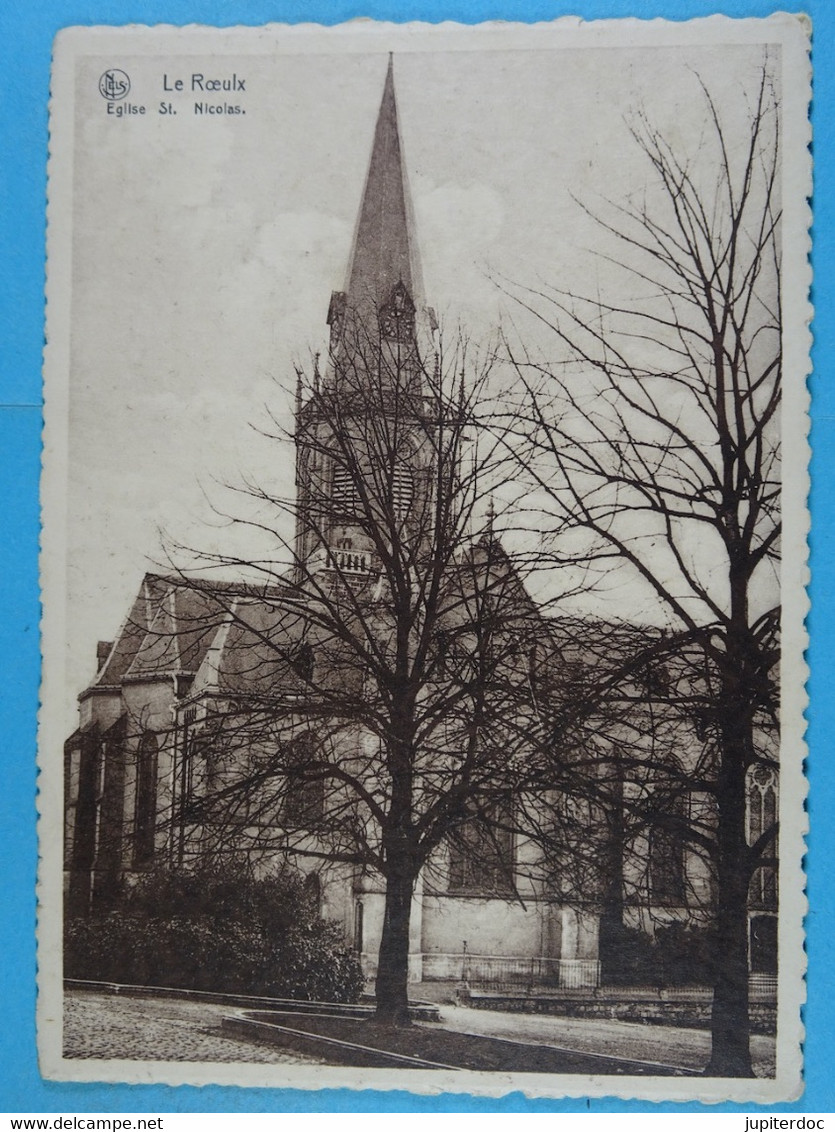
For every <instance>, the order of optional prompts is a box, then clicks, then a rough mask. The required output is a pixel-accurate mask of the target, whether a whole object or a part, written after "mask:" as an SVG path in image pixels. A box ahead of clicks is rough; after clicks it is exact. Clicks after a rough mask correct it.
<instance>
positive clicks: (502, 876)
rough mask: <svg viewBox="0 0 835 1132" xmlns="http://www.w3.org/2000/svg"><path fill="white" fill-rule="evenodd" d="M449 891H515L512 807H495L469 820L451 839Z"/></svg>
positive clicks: (474, 892)
mask: <svg viewBox="0 0 835 1132" xmlns="http://www.w3.org/2000/svg"><path fill="white" fill-rule="evenodd" d="M449 888H450V891H458V892H464V893H472V894H476V893H478V894H481V895H485V896H490V895H507V894H508V893H510V892H512V891H513V831H512V828H511V824H510V806H509V805H506V804H496V805H493V806H491V807H490V808H489V810H488V811H487V812H486V813H485V814H484V815H479V816H478V817H474V818H470V820H469V821H467V822H465V823H464V824H463V825H461V826H459V828H458V829H457V830H456V831H455V833H454V834H453V835H452V836H451V837H450V839H449Z"/></svg>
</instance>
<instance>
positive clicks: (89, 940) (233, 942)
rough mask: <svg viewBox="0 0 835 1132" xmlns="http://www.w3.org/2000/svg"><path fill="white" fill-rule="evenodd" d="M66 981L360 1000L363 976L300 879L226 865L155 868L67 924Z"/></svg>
mask: <svg viewBox="0 0 835 1132" xmlns="http://www.w3.org/2000/svg"><path fill="white" fill-rule="evenodd" d="M64 971H65V974H66V976H67V977H68V978H79V979H95V980H101V981H108V982H119V983H133V984H138V985H145V986H170V987H182V988H184V989H190V990H206V991H221V992H225V993H229V994H259V995H268V996H270V997H274V998H298V999H319V1000H329V1001H333V1002H356V1000H357V999H358V998H359V995H360V993H361V991H362V987H363V977H362V972H361V970H360V965H359V961H358V959H357V956H356V955H355V953H354V952H353V951H352V950H351V949H350V948H348V947H347V946H346V944H345V941H344V939H343V937H342V933H341V931H340V929H339V927H338V925H336V924H334V923H329V922H327V921H325V920H322V919H320V918H319V917H318V915H317V914H316V909H315V908H314V907H313V902H312V900H311V897H310V896H309V894H308V892H307V890H306V888H305V885H304V882H303V879H302V878H301V877H300V876H298V874H295V873H290V872H283V873H280V874H277V875H275V876H272V877H266V878H262V879H253V878H252V877H249V876H247V875H246V874H242V873H239V872H233V871H231V870H223V871H221V872H220V873H217V872H211V873H210V872H202V873H192V874H163V873H158V874H151V875H150V876H148V877H146V878H143V880H142V881H141V882H140V883H139V884H138V885H137V886H136V887H135V888H134V889H132V890H129V891H128V892H126V893H125V894H124V897H123V899H122V900H121V901H120V906H119V907H118V908H117V909H115V910H113V911H110V912H107V913H105V914H100V915H94V916H91V917H90V918H89V919H81V918H78V919H72V920H70V921H69V922H68V923H67V926H66V931H65V941H64Z"/></svg>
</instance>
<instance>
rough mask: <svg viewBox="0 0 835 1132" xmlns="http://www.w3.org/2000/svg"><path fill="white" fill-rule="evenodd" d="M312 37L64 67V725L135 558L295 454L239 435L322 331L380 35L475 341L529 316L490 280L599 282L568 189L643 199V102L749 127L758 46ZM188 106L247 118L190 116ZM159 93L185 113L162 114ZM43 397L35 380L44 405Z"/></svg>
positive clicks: (358, 185) (443, 308)
mask: <svg viewBox="0 0 835 1132" xmlns="http://www.w3.org/2000/svg"><path fill="white" fill-rule="evenodd" d="M255 34H256V33H253V36H255ZM312 42H313V41H312V40H311V41H306V43H307V46H306V48H305V50H303V51H288V50H285V49H279V50H275V49H271V50H266V49H265V47H264V44H263V43H260V44H259V43H257V42H256V40H255V39H254V38H253V40H252V41H250V42H249V44H248V45H244V44H241V45H239V46H238V47H237V48H236V52H235V53H234V54H228V55H226V56H221V55H219V54H218V53H217V49H216V48H215V52H214V54H212V53H211V52H209V51H208V50H206V51H203V50H199V49H197V48H196V47H195V45H194V43H193V42H192V43H191V44H189V43H187V42H186V40H185V39H184V40H183V48H184V50H183V53H180V54H178V53H177V52H176V51H171V50H170V47H169V52H170V53H168V54H146V53H143V52H137V53H136V54H131V52H130V51H128V50H125V49H123V50H121V51H120V52H119V53H118V56H116V55H114V54H113V52H112V50H110V51H109V52H108V53H102V54H98V53H97V54H92V55H87V56H81V57H79V58H78V60H77V63H76V80H75V100H74V106H73V108H72V111H73V112H72V123H73V129H74V137H73V159H72V171H71V177H72V208H71V210H69V211H68V212H67V213H66V214H65V215H63V216H62V217H61V218H58V219H56V218H55V217H54V216H53V218H52V219H51V223H53V224H58V225H59V227H60V226H61V225H65V226H66V227H65V228H64V229H63V231H62V233H61V234H62V235H63V237H64V238H65V239H66V240H67V241H68V245H67V246H68V247H69V249H70V254H69V260H70V270H71V287H70V288H69V291H70V296H69V298H67V299H66V300H62V301H67V302H68V303H69V325H70V328H71V329H70V340H69V349H68V352H67V373H66V381H67V382H68V398H69V399H68V406H69V411H68V425H67V428H68V446H67V467H66V477H65V487H64V490H65V492H66V494H65V513H66V532H67V589H66V598H67V620H66V642H67V652H66V704H67V708H66V710H67V717H68V726H72V713H73V703H74V699H75V696H76V695H77V694H78V692H79V691H81V690H82V688H83V687H84V686H85V685H86V684H87V683H88V682H89V680H90V679H91V677H92V675H93V674H94V671H95V646H96V641H97V640H99V639H108V640H109V639H112V638H113V637H114V636H115V634H116V633H117V631H118V628H119V625H120V624H121V622H122V620H123V619H124V617H125V616H126V614H127V611H128V607H129V604H130V602H131V600H132V597H133V596H134V594H135V593H136V591H137V589H138V587H139V584H140V581H141V578H142V575H143V573H144V572H145V571H146V570H149V569H159V568H160V567H161V566H162V567H163V568H164V563H165V557H166V551H165V546H166V541H167V539H170V540H172V541H174V542H176V543H179V544H184V545H186V546H190V547H195V548H199V547H204V546H205V547H217V548H226V547H227V546H228V545H229V543H228V539H229V538H230V537H231V536H230V531H229V528H228V525H226V524H224V523H223V522H220V521H219V520H218V517H217V513H216V510H217V508H221V509H225V508H229V507H232V508H234V506H235V504H234V500H233V499H232V498H231V497H230V495H229V493H228V491H226V490H225V489H224V487H223V485H224V484H228V483H233V484H234V483H239V482H240V481H241V479H242V477H244V476H249V477H251V478H252V479H253V480H254V481H255V482H259V483H263V484H264V485H265V486H267V487H268V488H275V489H276V490H277V491H281V490H284V489H286V488H287V487H289V485H290V484H292V477H293V452H292V448H291V447H290V446H287V445H284V446H282V445H277V444H276V443H275V442H274V441H271V442H268V441H267V440H265V439H264V438H263V437H261V436H259V434H258V432H257V431H256V429H257V426H258V425H262V426H263V425H264V424H265V423H266V422H267V416H266V410H265V406H269V409H270V411H271V412H272V413H273V414H275V415H276V416H277V417H278V418H279V419H280V420H282V421H283V422H285V423H286V424H287V426H288V427H290V426H291V417H290V404H291V402H290V395H289V390H290V389H291V388H292V385H293V381H294V377H293V371H294V365H295V364H296V363H297V362H301V363H302V364H305V365H306V364H308V362H309V359H310V356H311V354H312V353H313V352H315V351H319V350H322V351H324V350H325V348H326V333H327V327H326V325H325V316H326V313H327V308H328V301H329V298H330V293H331V291H332V290H337V289H341V288H342V287H343V285H344V275H345V271H346V267H347V262H348V256H349V252H350V244H351V238H352V233H353V227H354V222H355V218H356V213H357V209H358V206H359V202H360V197H361V193H362V188H363V182H364V177H365V172H366V168H367V163H368V158H369V155H370V148H371V140H372V135H373V130H374V124H375V119H376V114H377V109H378V106H379V100H380V96H381V93H382V88H383V81H384V77H385V70H386V65H387V52H388V50H390V49H392V50H394V53H395V54H394V70H395V84H396V91H397V99H398V109H399V115H400V127H401V139H402V144H403V149H404V154H405V162H406V166H407V173H408V178H409V183H410V189H411V194H412V198H413V203H414V209H415V216H416V229H417V231H416V236H417V241H418V245H419V252H420V259H421V263H422V268H423V276H424V287H425V292H426V299H427V302H428V303H429V304H430V305H431V306H433V307H434V308H435V309H436V311H437V312H438V313H439V315H440V317H441V319H442V320H443V321H445V322H446V323H447V324H449V325H453V326H454V325H456V324H458V323H460V324H461V325H463V326H464V327H465V328H466V331H467V333H468V334H469V335H470V336H472V337H473V338H474V339H476V340H477V341H478V340H486V339H488V338H489V337H490V336H491V334H493V333H495V330H496V328H497V327H498V326H500V325H505V326H508V325H510V324H511V323H513V322H515V321H517V320H518V319H519V317H520V316H519V312H518V309H517V308H516V307H515V305H514V303H513V301H512V300H511V299H509V298H508V297H507V295H506V293H505V292H504V290H503V289H502V286H501V284H502V283H503V282H510V283H512V284H519V285H522V286H532V287H537V286H539V285H541V284H543V283H546V284H562V285H567V286H578V287H580V288H581V289H585V290H586V291H593V289H594V288H595V287H597V286H600V285H601V282H602V283H603V284H604V285H605V283H606V277H605V276H606V271H607V269H606V267H605V264H602V262H601V261H600V260H599V259H598V258H596V257H595V256H594V255H593V254H592V252H593V249H594V248H595V246H597V245H599V240H600V232H599V230H598V229H597V228H596V227H595V226H594V224H593V222H592V221H591V220H590V219H589V217H588V216H587V215H586V213H585V212H584V211H583V210H582V208H580V206H579V204H578V200H580V201H582V202H584V203H585V204H587V205H588V206H589V207H590V208H592V209H597V208H598V206H600V207H601V208H602V207H604V205H605V200H606V198H612V197H615V198H617V199H621V198H622V197H623V195H624V194H627V193H629V192H632V191H635V192H638V191H640V189H641V187H642V185H643V184H644V183H645V181H646V165H645V159H642V158H641V155H640V154H639V153H638V152H637V149H636V147H635V146H634V144H633V142H632V141H631V139H630V137H629V131H628V121H629V117H630V115H631V114H632V113H634V111H635V110H636V109H637V108H639V107H642V108H643V109H644V110H645V112H646V114H647V116H648V117H649V119H650V120H651V121H653V122H654V123H656V124H657V125H658V127H659V129H660V130H661V131H662V132H664V133H665V134H666V135H667V136H668V137H669V138H670V141H671V142H672V144H674V145H683V146H688V145H689V146H693V143H694V140H695V141H696V148H698V136H699V131H700V129H701V128H702V125H703V122H704V106H703V103H702V102H701V100H700V99H699V97H698V79H699V78H700V79H701V80H703V81H704V82H705V84H706V85H707V86H708V87H709V88H710V89H711V91H712V93H713V95H714V98H715V99H716V100H717V102H718V103H719V104H720V105H721V106H722V108H723V112H724V113H726V114H727V115H728V116H729V119H730V120H731V121H733V120H734V118H737V119H738V120H740V121H741V120H742V118H744V115H745V106H746V103H745V91H746V87H750V83H751V81H752V79H753V77H754V76H755V75H756V72H757V69H758V67H759V66H760V64H761V61H762V48H761V47H760V46H750V45H746V44H743V45H736V46H733V45H727V44H725V45H722V46H717V45H716V44H715V43H714V44H712V45H701V46H698V45H696V46H694V45H678V46H663V47H661V46H653V47H642V46H635V45H632V46H615V45H605V46H604V45H600V44H599V43H597V44H596V45H595V37H594V36H589V37H588V38H587V40H586V43H587V44H592V45H591V46H588V45H587V46H584V47H578V46H567V47H565V48H559V47H553V48H552V47H549V48H548V49H536V48H530V47H528V48H526V49H524V50H522V49H516V50H506V49H502V44H501V42H500V41H497V40H496V39H495V38H494V39H493V40H492V41H491V42H490V44H489V48H490V49H489V50H486V51H475V50H467V49H466V47H465V46H462V45H465V40H464V39H461V38H459V39H458V40H457V41H455V43H454V44H453V46H454V47H455V50H447V49H440V48H441V47H445V41H444V40H442V39H440V38H438V39H437V40H436V41H434V45H433V43H429V44H427V43H426V42H423V41H421V40H420V37H410V36H408V35H405V34H403V33H395V32H391V34H390V35H389V39H388V41H387V40H386V37H385V36H383V35H378V36H376V37H369V39H368V41H363V40H359V42H358V43H357V42H354V43H353V45H352V46H351V47H350V49H346V47H345V42H344V39H343V40H342V41H339V42H337V41H335V40H326V39H325V38H324V37H323V41H322V42H320V43H319V44H318V46H317V45H316V44H314V45H313V46H312V47H311V46H310V44H311V43H312ZM531 42H536V41H534V40H532V41H531ZM575 43H576V41H575ZM198 47H199V45H198ZM245 47H246V49H245ZM430 48H431V49H430ZM186 49H187V50H186ZM110 67H119V68H120V69H122V70H124V71H125V72H126V73H128V74H129V75H130V80H131V91H130V94H129V96H128V98H127V102H129V103H133V104H134V105H137V106H139V105H144V106H145V107H146V112H145V114H134V115H125V116H123V117H121V118H117V117H116V116H115V115H112V114H108V113H107V109H106V108H107V103H106V101H105V100H104V99H103V98H102V96H101V95H100V93H99V89H98V83H99V79H100V77H101V75H102V73H103V72H104V71H105V69H107V68H110ZM195 73H197V74H203V75H204V76H207V77H208V76H217V77H230V76H232V75H235V76H237V77H238V78H239V79H240V78H243V80H244V82H245V92H244V93H236V94H231V93H230V94H226V93H224V94H220V95H216V96H211V97H210V96H208V95H193V94H192V93H191V91H190V90H189V89H188V88H189V86H190V85H191V76H192V74H195ZM178 78H180V79H182V81H183V82H184V88H185V89H184V91H183V92H182V93H179V92H175V93H174V94H173V95H172V94H171V93H169V92H168V91H167V90H166V89H165V88H166V86H167V87H169V88H170V87H171V86H173V84H174V83H175V82H176V80H177V79H178ZM197 99H203V100H205V101H212V102H228V103H230V104H239V105H240V106H241V107H242V108H243V109H244V110H245V114H240V115H231V114H230V115H216V116H197V115H195V114H194V112H193V103H194V102H195V100H197ZM169 101H170V102H171V103H172V105H174V106H175V108H176V109H177V111H178V112H177V114H176V115H170V114H160V113H159V112H158V111H159V108H160V104H161V103H164V102H169ZM740 116H742V117H740ZM601 273H602V274H601ZM497 284H499V285H497ZM531 332H532V331H531ZM549 348H551V347H550V346H549V345H548V343H547V342H545V341H544V340H543V349H549ZM56 380H57V379H56ZM49 399H50V397H49V386H47V393H46V400H47V413H49ZM56 400H57V399H56ZM253 425H254V426H256V428H253ZM259 549H263V548H259Z"/></svg>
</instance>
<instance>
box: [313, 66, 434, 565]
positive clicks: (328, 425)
mask: <svg viewBox="0 0 835 1132" xmlns="http://www.w3.org/2000/svg"><path fill="white" fill-rule="evenodd" d="M327 323H328V326H329V329H330V340H329V349H328V359H327V364H326V365H324V366H323V367H322V372H319V368H318V363H317V372H316V373H315V374H314V375H313V380H312V383H308V385H307V387H305V385H304V384H303V383H302V381H301V379H300V381H299V385H298V390H297V397H296V490H297V493H298V495H297V520H296V562H297V571H298V574H299V576H301V577H303V576H305V575H309V574H310V573H311V572H317V573H318V572H319V571H322V570H324V571H332V572H333V573H334V574H335V575H343V576H345V577H346V578H348V579H349V580H351V579H354V580H356V581H357V582H358V583H359V582H360V581H362V579H364V578H365V579H368V578H371V577H372V576H373V575H374V574H375V572H376V571H377V567H378V565H379V560H380V553H381V550H382V551H383V552H385V549H386V548H387V547H396V548H397V549H398V552H402V551H403V550H404V549H406V550H407V551H408V549H409V545H410V543H409V540H411V542H412V543H414V544H415V549H416V547H417V543H419V542H421V541H425V538H426V535H427V533H428V529H429V527H428V524H430V523H431V496H432V481H433V476H432V468H433V464H434V460H433V446H434V442H435V429H434V426H433V424H432V420H433V416H434V414H433V404H434V398H433V396H432V391H431V389H430V388H429V386H431V384H432V383H431V374H432V370H431V369H430V370H427V369H426V365H427V364H429V366H431V367H434V354H435V344H434V339H433V335H434V333H435V331H436V330H437V326H436V322H435V317H434V313H433V312H431V311H430V310H427V309H426V308H425V307H424V300H423V282H422V278H421V270H420V263H419V259H418V255H417V246H416V243H415V240H414V220H413V213H412V207H411V201H410V197H409V190H408V183H407V178H406V171H405V167H404V161H403V151H402V145H401V140H400V129H399V123H398V115H397V101H396V97H395V89H394V67H393V60H392V58H391V56H390V57H389V63H388V70H387V72H386V78H385V84H384V87H383V97H382V101H381V103H380V110H379V114H378V116H377V123H376V127H375V131H374V140H373V143H372V147H371V159H370V161H369V166H368V173H367V176H366V180H365V187H364V190H363V195H362V200H361V202H360V208H359V214H358V218H357V223H356V228H355V231H354V239H353V245H352V249H351V255H350V259H349V263H348V270H347V273H346V280H345V287H344V290H342V291H334V292H333V294H332V295H331V300H330V306H329V308H328V316H327Z"/></svg>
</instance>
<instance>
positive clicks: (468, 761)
mask: <svg viewBox="0 0 835 1132" xmlns="http://www.w3.org/2000/svg"><path fill="white" fill-rule="evenodd" d="M809 31H810V29H809V27H808V26H807V23H806V21H804V19H803V18H802V17H798V16H791V15H785V14H783V15H776V16H774V17H771V18H769V19H765V20H748V21H734V20H729V19H725V18H719V17H715V18H711V19H707V20H701V21H696V22H693V23H689V24H688V23H665V22H663V21H655V22H652V23H642V22H639V21H620V22H618V21H610V22H601V23H588V24H586V23H582V22H581V21H579V20H575V19H570V20H561V21H558V22H556V23H554V24H540V25H531V26H523V25H513V24H498V23H497V24H491V25H483V26H476V27H464V26H458V25H453V24H444V25H438V26H429V25H417V24H415V25H404V26H395V25H383V24H374V23H373V22H370V21H358V22H356V23H353V24H349V25H343V26H340V27H334V28H325V27H319V26H313V25H304V26H298V27H277V26H276V27H266V28H237V29H225V30H221V29H212V28H204V27H189V28H179V29H178V28H168V27H156V28H147V27H125V28H102V27H100V28H71V29H68V30H66V31H64V32H62V33H61V34H60V35H59V36H58V39H57V41H56V44H55V53H54V74H53V87H52V102H51V118H50V133H51V154H50V166H49V223H48V290H47V339H48V345H47V349H46V366H45V371H46V377H45V402H46V431H45V452H44V470H43V541H42V576H43V601H44V614H43V642H44V680H43V688H42V697H41V699H42V710H41V723H40V768H41V779H40V783H41V792H40V808H41V820H40V830H41V853H42V865H41V874H40V888H39V896H40V920H39V972H40V974H39V979H40V983H39V1043H40V1056H41V1068H42V1072H43V1074H44V1076H46V1077H49V1078H58V1079H63V1080H79V1081H127V1082H165V1083H175V1084H176V1083H209V1082H216V1083H233V1084H236V1085H248V1084H252V1085H281V1086H296V1087H299V1088H311V1089H317V1088H322V1087H325V1086H347V1087H352V1088H375V1089H381V1088H382V1089H388V1088H398V1089H409V1090H413V1091H415V1092H423V1093H425V1092H441V1091H447V1092H460V1093H476V1094H486V1095H500V1094H502V1093H506V1092H509V1091H511V1090H521V1091H523V1092H525V1093H527V1094H529V1095H531V1096H546V1097H556V1096H563V1095H569V1096H584V1095H589V1096H602V1095H607V1094H614V1095H617V1096H620V1097H643V1098H649V1099H653V1100H662V1099H669V1100H688V1099H699V1100H704V1101H720V1100H725V1099H737V1100H755V1101H761V1102H775V1101H778V1100H785V1099H788V1098H791V1097H796V1096H797V1095H799V1093H800V1091H801V1089H802V1062H801V1039H802V1027H801V1016H800V1008H801V1004H802V1002H803V991H804V985H803V973H804V953H803V931H802V920H803V914H804V910H805V897H804V881H803V873H802V868H801V859H802V850H803V833H804V830H805V816H804V809H803V803H804V797H805V779H804V776H803V769H802V764H803V757H804V750H805V748H804V742H803V733H804V724H803V709H804V705H805V694H804V681H805V674H806V669H805V665H804V660H803V648H804V643H805V639H806V638H805V634H804V627H803V623H804V616H805V612H806V598H805V591H804V585H805V582H806V533H807V523H808V517H807V508H806V493H807V473H806V466H807V458H808V447H807V441H806V433H807V393H806V378H807V375H808V372H809V342H810V332H809V323H810V319H811V309H810V305H809V287H810V269H809V266H808V262H807V260H808V252H809V235H808V232H809V224H810V211H809V206H808V199H807V198H808V197H809V194H810V188H811V169H810V156H809V151H808V145H809V141H810V131H809V125H808V116H807V112H808V103H809V92H810V69H809V57H808V52H809ZM784 376H785V378H786V381H785V383H783V380H782V378H783V377H784Z"/></svg>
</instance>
